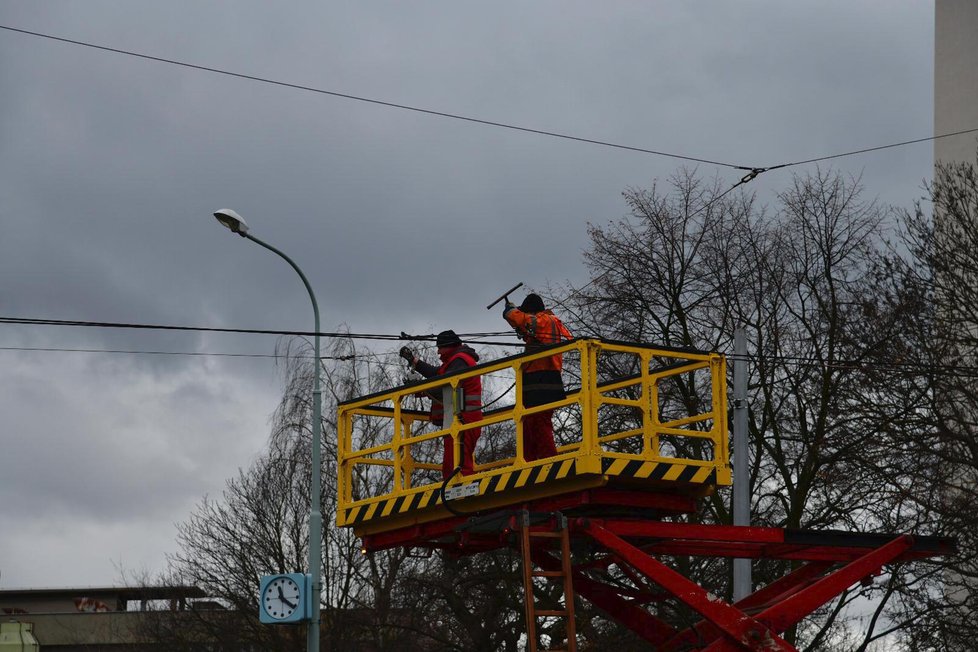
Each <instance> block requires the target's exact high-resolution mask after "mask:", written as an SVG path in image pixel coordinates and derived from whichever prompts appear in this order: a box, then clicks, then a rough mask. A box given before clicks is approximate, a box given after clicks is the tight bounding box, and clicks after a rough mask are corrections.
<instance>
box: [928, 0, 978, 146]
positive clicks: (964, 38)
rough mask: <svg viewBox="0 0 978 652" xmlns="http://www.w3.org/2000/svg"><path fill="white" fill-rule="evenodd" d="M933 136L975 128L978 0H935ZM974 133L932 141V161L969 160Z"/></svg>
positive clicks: (975, 140) (977, 114) (975, 142)
mask: <svg viewBox="0 0 978 652" xmlns="http://www.w3.org/2000/svg"><path fill="white" fill-rule="evenodd" d="M935 12H936V13H935V20H934V26H935V34H934V135H935V136H937V135H940V134H947V133H952V132H955V131H962V130H964V129H976V128H978V0H936V1H935ZM976 137H978V133H971V134H964V135H961V136H954V137H951V138H941V139H938V140H935V141H934V160H935V162H937V161H947V162H950V161H959V162H969V161H971V162H973V161H974V160H975V151H976V148H978V138H976Z"/></svg>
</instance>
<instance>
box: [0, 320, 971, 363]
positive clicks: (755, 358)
mask: <svg viewBox="0 0 978 652" xmlns="http://www.w3.org/2000/svg"><path fill="white" fill-rule="evenodd" d="M0 324H27V325H46V326H89V327H98V328H140V329H147V330H149V329H162V330H183V331H204V332H221V333H245V334H253V333H259V334H270V335H297V336H311V335H315V333H312V332H302V331H274V330H256V329H240V328H208V327H194V326H163V325H154V324H123V323H112V322H80V321H69V320H57V319H25V318H16V317H0ZM509 332H510V331H505V332H497V333H460V334H459V336H460V337H463V338H465V339H471V338H472V336H478V335H505V334H508V333H509ZM320 336H322V337H334V338H348V339H369V340H383V341H403V340H405V339H409V340H434V339H436V337H437V336H436V335H408V334H406V333H403V332H402V333H401V334H400V335H387V334H376V333H375V334H364V333H320ZM479 344H484V345H490V346H493V345H494V346H518V347H522V346H524V344H522V343H515V342H479ZM0 351H38V352H55V353H75V352H78V353H129V354H143V355H186V356H216V357H236V358H285V357H300V358H301V357H312V356H303V355H299V356H285V355H275V354H259V353H207V352H201V351H143V350H121V349H72V348H60V347H20V346H0ZM385 355H386V354H378V353H374V352H365V353H357V354H351V355H341V356H320V359H321V360H341V361H342V360H354V359H358V358H363V357H375V358H383V357H385ZM726 358H727V360H729V361H734V360H746V361H748V362H752V363H755V364H756V363H758V362H781V363H783V364H786V365H794V366H804V367H829V368H832V369H838V370H850V371H857V370H860V371H869V370H873V369H884V370H895V371H899V370H922V371H924V372H928V373H947V374H949V375H956V376H960V377H972V376H978V366H968V365H948V364H929V363H916V362H900V361H894V362H881V361H874V362H868V363H866V362H860V361H857V360H842V359H840V360H833V361H826V360H821V359H818V358H814V357H803V356H791V355H777V354H748V355H747V356H739V355H736V354H728V355H727V356H726Z"/></svg>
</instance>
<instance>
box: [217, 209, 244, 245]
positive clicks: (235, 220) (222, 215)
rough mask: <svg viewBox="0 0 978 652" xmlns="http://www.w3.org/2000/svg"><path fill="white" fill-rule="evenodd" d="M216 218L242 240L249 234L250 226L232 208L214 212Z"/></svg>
mask: <svg viewBox="0 0 978 652" xmlns="http://www.w3.org/2000/svg"><path fill="white" fill-rule="evenodd" d="M214 217H216V218H217V221H218V222H220V223H221V224H223V225H224V226H226V227H228V228H229V229H231V232H232V233H237V234H238V235H240V236H241V237H242V238H243V237H245V234H246V233H248V225H247V224H246V223H245V221H244V219H243V218H242V217H241V216H240V215H238V214H237V213H235V212H234V211H233V210H231V209H230V208H222V209H221V210H219V211H215V212H214Z"/></svg>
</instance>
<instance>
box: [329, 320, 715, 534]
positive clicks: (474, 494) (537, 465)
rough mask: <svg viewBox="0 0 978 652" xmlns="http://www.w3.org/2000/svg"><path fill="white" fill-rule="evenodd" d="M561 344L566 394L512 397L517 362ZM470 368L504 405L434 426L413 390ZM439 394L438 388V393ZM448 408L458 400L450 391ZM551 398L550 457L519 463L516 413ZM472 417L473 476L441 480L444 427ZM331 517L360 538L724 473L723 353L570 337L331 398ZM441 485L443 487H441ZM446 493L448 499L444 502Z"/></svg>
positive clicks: (517, 386) (656, 489)
mask: <svg viewBox="0 0 978 652" xmlns="http://www.w3.org/2000/svg"><path fill="white" fill-rule="evenodd" d="M555 354H562V355H563V356H564V380H565V384H566V385H567V386H568V393H567V398H566V399H564V400H562V401H559V402H556V403H551V404H548V405H542V406H538V407H534V408H524V407H522V403H523V402H522V392H523V387H522V378H521V374H520V373H519V370H520V368H521V366H522V365H525V364H526V363H528V362H531V361H533V360H536V359H539V358H544V357H547V356H552V355H555ZM472 376H480V377H481V378H482V384H483V402H484V403H490V402H492V403H496V401H495V400H493V399H494V398H495V397H497V396H498V397H500V398H501V400H502V401H504V402H505V403H508V406H506V407H501V408H496V409H492V410H489V409H488V408H489V407H490V406H488V405H486V406H485V407H486V408H487V409H485V410H484V411H483V418H482V420H480V421H477V422H473V423H469V424H463V423H461V422H460V420H459V419H458V417H457V416H456V418H455V419H454V420H453V422H452V424H451V427H449V428H440V429H435V426H432V425H431V424H430V423H429V422H428V416H427V412H425V411H423V410H421V409H419V408H421V407H422V403H421V402H420V401H421V399H419V398H418V396H419V394H420V393H423V392H440V391H442V390H443V389H444V388H445V387H449V388H450V389H451V390H452V391H451V393H450V396H458V392H457V391H456V390H457V389H458V388H459V387H460V386H461V383H462V381H463V380H465V379H466V378H470V377H472ZM446 396H449V395H448V394H446ZM456 405H457V402H456ZM548 409H554V410H555V412H554V417H553V420H554V429H555V432H556V439H557V445H558V454H557V456H556V457H551V458H547V459H544V460H537V461H533V462H527V461H525V459H524V457H523V424H522V421H523V418H524V417H525V416H526V415H528V414H533V413H535V412H540V411H543V410H548ZM471 428H481V429H482V435H481V437H480V439H479V443H478V445H477V447H476V451H475V473H474V474H472V475H467V476H462V475H461V474H457V475H455V476H454V477H453V478H451V479H450V480H449V481H448V482H447V483H443V481H442V477H441V464H440V460H441V455H442V441H441V440H442V438H444V437H451V438H452V439H453V440H454V441H455V442H456V445H455V464H456V466H457V464H458V460H459V446H458V441H459V439H460V436H461V434H462V433H463V432H464V431H466V430H468V429H471ZM338 434H339V445H338V505H337V516H336V522H337V525H339V526H343V527H353V529H354V532H355V533H356V534H357V535H358V536H360V537H371V538H376V536H377V535H381V538H383V535H384V533H391V532H393V531H395V530H400V531H404V530H405V528H408V529H410V528H418V527H421V526H422V525H424V524H431V523H433V522H436V521H439V520H444V519H448V518H450V517H457V516H458V515H459V514H461V513H465V514H470V513H475V512H486V511H488V510H494V509H501V508H504V507H507V506H513V505H520V504H526V503H527V502H528V501H535V500H540V499H559V498H560V497H561V496H563V495H569V494H582V493H587V492H591V491H598V490H600V491H605V492H609V491H611V492H614V491H616V490H621V491H620V492H619V493H620V495H621V496H623V497H624V496H634V495H636V493H638V494H645V493H648V494H650V495H673V496H682V497H693V498H695V497H699V496H703V495H706V494H708V493H709V492H710V491H712V490H713V488H714V487H715V486H716V485H729V484H730V481H731V473H730V465H729V460H728V447H727V397H726V363H725V359H724V357H723V356H722V355H720V354H718V353H709V352H702V351H694V350H689V349H676V348H663V347H655V346H650V345H644V344H634V343H627V342H617V341H609V340H599V339H584V338H582V339H576V340H571V341H569V342H566V343H562V344H559V345H554V346H550V347H546V348H544V349H541V350H539V351H537V352H534V353H532V354H522V355H515V356H510V357H506V358H502V359H498V360H494V361H491V362H488V363H485V364H480V365H478V366H475V367H471V368H469V369H467V370H465V371H464V372H460V373H456V374H451V375H447V376H440V377H437V378H433V379H430V380H428V381H425V382H422V383H416V384H410V385H405V386H401V387H396V388H394V389H391V390H390V391H387V392H382V393H377V394H372V395H370V396H365V397H362V398H358V399H355V400H351V401H346V402H344V403H341V404H340V406H339V413H338ZM443 485H445V486H443ZM446 499H447V500H448V501H449V503H448V505H449V507H451V509H449V508H448V507H446V505H445V502H444V501H445V500H446Z"/></svg>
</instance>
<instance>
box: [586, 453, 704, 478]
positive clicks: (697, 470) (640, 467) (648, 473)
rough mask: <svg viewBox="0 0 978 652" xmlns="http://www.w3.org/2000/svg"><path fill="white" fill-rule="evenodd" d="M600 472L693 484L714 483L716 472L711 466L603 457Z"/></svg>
mask: <svg viewBox="0 0 978 652" xmlns="http://www.w3.org/2000/svg"><path fill="white" fill-rule="evenodd" d="M601 472H602V473H604V474H605V475H609V476H614V477H618V478H635V479H638V480H661V481H667V482H688V483H693V484H716V482H717V472H716V468H715V467H713V466H699V465H693V464H682V463H675V462H644V461H642V460H628V459H613V458H604V459H602V460H601Z"/></svg>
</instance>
